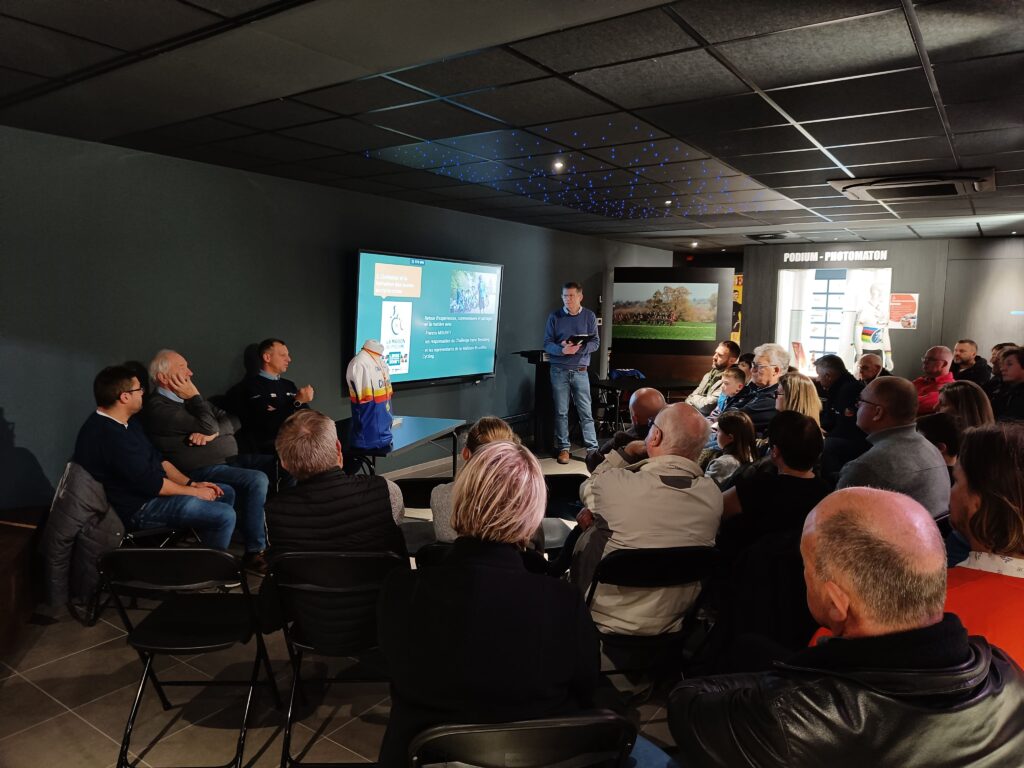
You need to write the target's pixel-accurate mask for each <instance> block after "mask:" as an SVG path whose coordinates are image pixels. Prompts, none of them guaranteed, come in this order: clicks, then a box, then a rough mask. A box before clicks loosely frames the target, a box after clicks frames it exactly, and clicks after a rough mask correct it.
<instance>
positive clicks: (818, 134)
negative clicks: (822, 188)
mask: <svg viewBox="0 0 1024 768" xmlns="http://www.w3.org/2000/svg"><path fill="white" fill-rule="evenodd" d="M803 126H804V128H805V129H806V130H807V131H808V132H809V133H810V134H811V135H812V136H813V137H814V138H815V139H817V140H818V141H819V142H821V143H822V144H823V145H824V146H826V147H835V146H839V145H843V144H864V143H867V142H871V141H889V140H893V139H915V138H919V137H924V136H945V131H944V130H943V128H942V120H940V119H939V113H938V111H937V110H936V109H935V108H934V107H927V108H925V109H913V110H909V111H906V112H891V113H889V114H885V115H867V116H865V117H844V118H840V119H838V120H821V121H817V122H809V123H804V124H803Z"/></svg>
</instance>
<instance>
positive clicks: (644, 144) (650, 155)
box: [587, 138, 707, 168]
mask: <svg viewBox="0 0 1024 768" xmlns="http://www.w3.org/2000/svg"><path fill="white" fill-rule="evenodd" d="M587 154H590V155H593V156H594V157H596V158H598V159H600V160H604V161H605V162H606V163H611V164H612V165H617V166H619V167H621V168H635V167H646V166H649V165H658V164H659V163H682V162H686V161H687V160H699V159H700V158H703V157H707V152H701V151H700V150H698V149H696V148H694V147H691V146H690V145H689V144H685V143H683V142H682V141H679V140H678V139H672V138H668V139H654V140H652V141H639V142H636V143H633V144H620V145H615V146H611V147H598V148H595V149H588V150H587Z"/></svg>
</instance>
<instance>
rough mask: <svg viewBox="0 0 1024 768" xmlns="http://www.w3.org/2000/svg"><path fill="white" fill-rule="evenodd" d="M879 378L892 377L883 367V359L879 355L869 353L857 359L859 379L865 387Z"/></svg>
mask: <svg viewBox="0 0 1024 768" xmlns="http://www.w3.org/2000/svg"><path fill="white" fill-rule="evenodd" d="M879 376H892V374H891V373H889V371H888V370H886V369H885V368H883V367H882V358H880V357H879V356H878V355H875V354H872V353H871V352H867V353H865V354H863V355H861V356H860V357H859V358H857V378H858V379H860V380H861V381H862V382H863V383H864V385H865V386H867V385H868V384H870V383H871V382H872V381H874V380H875V379H876V378H877V377H879Z"/></svg>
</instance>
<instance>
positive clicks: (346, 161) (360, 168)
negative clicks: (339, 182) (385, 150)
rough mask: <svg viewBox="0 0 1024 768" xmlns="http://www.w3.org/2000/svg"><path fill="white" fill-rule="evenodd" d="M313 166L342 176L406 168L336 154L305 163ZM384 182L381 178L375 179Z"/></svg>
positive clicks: (379, 172) (391, 171) (373, 174)
mask: <svg viewBox="0 0 1024 768" xmlns="http://www.w3.org/2000/svg"><path fill="white" fill-rule="evenodd" d="M307 164H308V165H311V166H313V167H314V168H322V169H323V170H325V171H332V172H334V173H339V174H341V175H342V176H354V177H361V176H376V175H380V174H387V173H397V172H405V170H406V169H404V168H402V166H400V165H395V164H394V163H386V162H384V161H383V160H374V159H372V158H368V157H363V156H362V155H336V156H334V157H320V158H317V159H316V160H310V161H308V163H307ZM375 181H380V182H381V183H386V182H384V181H383V180H381V179H375Z"/></svg>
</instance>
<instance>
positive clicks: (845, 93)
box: [769, 69, 935, 121]
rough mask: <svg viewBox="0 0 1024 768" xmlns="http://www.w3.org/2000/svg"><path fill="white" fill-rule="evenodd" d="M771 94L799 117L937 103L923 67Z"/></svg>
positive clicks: (790, 112)
mask: <svg viewBox="0 0 1024 768" xmlns="http://www.w3.org/2000/svg"><path fill="white" fill-rule="evenodd" d="M769 95H770V96H771V97H772V98H773V99H775V101H776V102H778V104H779V105H780V106H781V107H782V108H783V109H785V110H786V111H787V112H788V113H789V114H790V115H791V116H793V117H794V118H795V119H797V120H800V121H804V120H823V119H825V118H829V117H844V116H852V115H867V114H873V113H877V112H890V111H893V110H898V109H913V108H915V107H930V106H934V103H935V102H934V100H933V99H932V93H931V90H930V89H929V88H928V81H927V80H926V79H925V77H924V73H923V72H922V71H921V70H920V69H914V70H909V71H905V72H894V73H891V74H886V75H871V76H868V77H858V78H851V79H849V80H839V81H837V82H833V83H823V84H820V85H808V86H802V87H798V88H782V89H778V90H774V91H770V92H769Z"/></svg>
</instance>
